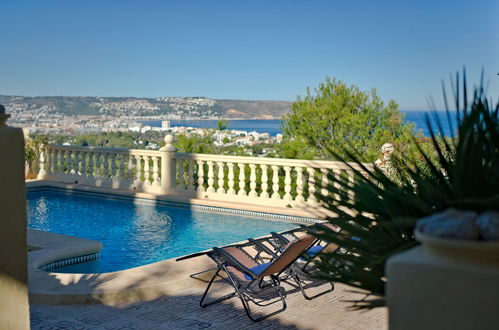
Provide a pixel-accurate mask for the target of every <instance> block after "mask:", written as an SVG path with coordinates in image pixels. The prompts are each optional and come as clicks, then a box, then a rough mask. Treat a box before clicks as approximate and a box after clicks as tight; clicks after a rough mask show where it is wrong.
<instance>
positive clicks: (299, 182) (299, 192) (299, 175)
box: [295, 166, 305, 202]
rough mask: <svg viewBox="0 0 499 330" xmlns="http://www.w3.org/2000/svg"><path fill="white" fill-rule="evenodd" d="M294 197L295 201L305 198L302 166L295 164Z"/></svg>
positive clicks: (301, 200)
mask: <svg viewBox="0 0 499 330" xmlns="http://www.w3.org/2000/svg"><path fill="white" fill-rule="evenodd" d="M295 171H296V198H295V201H297V202H303V201H304V200H305V198H304V197H303V168H301V167H299V166H296V167H295Z"/></svg>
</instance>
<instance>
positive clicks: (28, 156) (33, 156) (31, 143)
mask: <svg viewBox="0 0 499 330" xmlns="http://www.w3.org/2000/svg"><path fill="white" fill-rule="evenodd" d="M47 144H48V136H47V135H33V136H32V137H31V138H30V139H27V140H26V144H25V146H24V160H26V161H35V162H36V161H38V160H39V159H40V151H41V149H43V148H44V147H45V146H46V145H47Z"/></svg>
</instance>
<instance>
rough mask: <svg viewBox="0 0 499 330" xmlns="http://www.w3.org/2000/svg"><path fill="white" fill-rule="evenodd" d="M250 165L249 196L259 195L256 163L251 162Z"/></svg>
mask: <svg viewBox="0 0 499 330" xmlns="http://www.w3.org/2000/svg"><path fill="white" fill-rule="evenodd" d="M249 167H250V184H249V186H250V191H249V194H248V196H249V197H257V196H258V194H257V193H256V165H255V164H249Z"/></svg>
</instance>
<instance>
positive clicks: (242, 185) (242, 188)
mask: <svg viewBox="0 0 499 330" xmlns="http://www.w3.org/2000/svg"><path fill="white" fill-rule="evenodd" d="M237 165H238V166H239V192H238V193H237V194H238V195H239V196H246V174H245V173H244V168H245V167H246V166H245V164H241V163H240V164H237Z"/></svg>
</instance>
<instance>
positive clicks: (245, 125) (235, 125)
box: [142, 110, 457, 136]
mask: <svg viewBox="0 0 499 330" xmlns="http://www.w3.org/2000/svg"><path fill="white" fill-rule="evenodd" d="M401 112H402V113H403V114H404V115H405V119H404V120H405V121H406V122H410V123H414V124H415V127H416V130H421V133H422V134H423V135H424V136H429V135H430V131H429V129H428V127H427V125H426V122H425V116H428V117H429V119H430V122H431V124H432V126H433V127H434V130H435V131H438V126H437V124H436V118H438V120H439V121H440V123H441V124H442V129H443V133H444V134H443V135H444V136H454V134H455V131H456V127H457V125H456V124H457V117H456V112H455V111H453V112H451V113H450V119H451V124H450V125H449V121H448V119H447V113H446V112H445V111H429V110H413V111H401ZM217 121H218V120H171V121H170V125H171V126H172V127H181V126H184V127H195V128H216V126H217ZM280 123H281V121H280V120H279V119H270V120H260V119H241V120H229V127H228V129H231V130H240V131H247V132H251V131H256V132H258V133H269V134H270V135H271V136H275V135H276V134H279V133H282V132H281V129H280ZM142 124H144V125H150V126H154V127H161V121H159V120H150V121H143V122H142Z"/></svg>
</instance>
